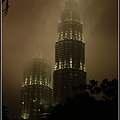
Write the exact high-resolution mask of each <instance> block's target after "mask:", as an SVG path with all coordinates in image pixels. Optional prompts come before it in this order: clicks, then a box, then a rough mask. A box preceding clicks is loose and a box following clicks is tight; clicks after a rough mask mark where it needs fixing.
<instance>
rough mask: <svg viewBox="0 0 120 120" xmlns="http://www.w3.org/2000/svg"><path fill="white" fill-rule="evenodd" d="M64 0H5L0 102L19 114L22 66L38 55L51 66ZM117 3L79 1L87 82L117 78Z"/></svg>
mask: <svg viewBox="0 0 120 120" xmlns="http://www.w3.org/2000/svg"><path fill="white" fill-rule="evenodd" d="M63 1H64V0H9V5H10V7H9V11H8V14H7V16H6V17H3V19H2V23H3V25H2V53H3V54H2V62H3V64H2V77H3V79H2V80H3V81H2V82H3V103H4V105H6V107H7V110H8V113H9V115H10V116H11V115H12V116H13V115H14V116H15V115H20V96H21V85H22V77H23V66H24V64H25V63H26V62H28V61H29V60H30V58H32V57H35V56H38V55H39V54H40V53H41V52H42V54H43V56H44V57H47V58H48V59H49V60H50V61H51V62H52V67H54V61H55V60H54V59H55V42H56V40H57V25H58V22H59V19H60V13H61V10H62V8H63V4H62V3H63ZM117 6H118V5H117V0H80V12H81V15H80V17H81V22H82V23H83V36H84V41H85V59H86V60H85V62H86V71H87V82H88V81H89V80H91V79H95V80H98V81H102V80H103V79H104V78H108V79H109V80H112V79H114V78H117V69H118V64H117V62H118V61H117V59H118V58H117V57H118V56H117V55H118V53H117V50H118V35H117V33H118V31H117V19H118V18H117V15H118V13H117V10H118V8H117Z"/></svg>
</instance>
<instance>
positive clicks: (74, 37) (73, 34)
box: [53, 0, 86, 104]
mask: <svg viewBox="0 0 120 120" xmlns="http://www.w3.org/2000/svg"><path fill="white" fill-rule="evenodd" d="M53 78H54V80H53V81H54V82H53V87H54V89H53V91H54V92H53V97H54V104H59V103H62V104H63V103H64V102H65V101H66V98H67V97H73V96H74V92H73V91H72V89H71V88H72V87H75V86H78V85H80V84H85V83H86V72H85V43H84V42H83V25H82V23H81V22H80V12H79V9H78V4H77V2H74V1H72V0H69V1H66V2H65V6H64V9H63V11H62V14H61V21H60V22H59V24H58V39H57V42H56V44H55V70H54V74H53Z"/></svg>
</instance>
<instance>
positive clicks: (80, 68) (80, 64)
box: [80, 62, 82, 70]
mask: <svg viewBox="0 0 120 120" xmlns="http://www.w3.org/2000/svg"><path fill="white" fill-rule="evenodd" d="M80 70H82V63H81V62H80Z"/></svg>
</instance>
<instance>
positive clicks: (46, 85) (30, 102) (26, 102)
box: [21, 58, 52, 120]
mask: <svg viewBox="0 0 120 120" xmlns="http://www.w3.org/2000/svg"><path fill="white" fill-rule="evenodd" d="M50 105H52V81H51V64H50V62H49V61H48V60H46V59H43V58H33V59H32V61H31V63H29V64H28V65H26V66H25V68H24V77H23V82H22V88H21V109H22V110H21V117H22V118H23V119H29V120H38V119H39V118H40V116H42V115H45V114H47V112H46V111H47V109H49V106H50Z"/></svg>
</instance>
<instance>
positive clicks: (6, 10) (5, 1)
mask: <svg viewBox="0 0 120 120" xmlns="http://www.w3.org/2000/svg"><path fill="white" fill-rule="evenodd" d="M3 3H6V7H5V9H3V10H2V13H3V16H6V15H7V13H8V8H9V1H8V0H2V4H3Z"/></svg>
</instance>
